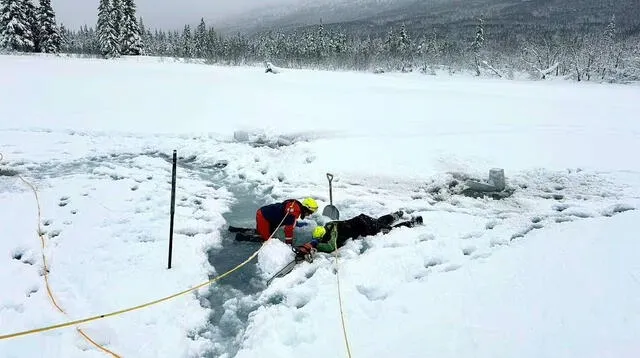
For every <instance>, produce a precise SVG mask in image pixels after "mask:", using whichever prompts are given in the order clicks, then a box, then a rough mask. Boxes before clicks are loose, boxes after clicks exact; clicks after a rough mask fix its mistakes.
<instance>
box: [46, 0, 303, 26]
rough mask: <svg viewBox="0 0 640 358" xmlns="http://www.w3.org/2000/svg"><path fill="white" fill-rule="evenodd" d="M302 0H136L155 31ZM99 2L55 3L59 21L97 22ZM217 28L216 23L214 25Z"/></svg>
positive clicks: (74, 0)
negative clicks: (202, 18)
mask: <svg viewBox="0 0 640 358" xmlns="http://www.w3.org/2000/svg"><path fill="white" fill-rule="evenodd" d="M297 1H300V0H135V2H136V5H137V6H138V13H137V14H138V16H142V17H143V19H144V22H145V25H147V26H150V27H153V28H171V29H174V28H175V29H177V28H181V27H182V26H184V25H185V24H187V23H196V22H198V21H199V19H200V18H201V17H204V18H205V20H207V19H209V20H212V21H214V20H217V19H221V18H223V17H225V16H226V15H232V14H238V13H241V12H246V11H248V10H252V9H256V8H258V7H261V6H265V5H269V4H294V3H295V2H297ZM98 2H99V1H98V0H52V1H51V3H52V4H53V7H54V10H55V11H56V16H57V20H58V22H59V23H63V24H64V25H65V26H66V27H68V28H78V27H80V26H81V25H84V24H87V25H89V26H95V23H96V22H97V12H98V10H97V9H98ZM213 25H215V24H213Z"/></svg>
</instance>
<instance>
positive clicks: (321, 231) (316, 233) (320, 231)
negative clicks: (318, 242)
mask: <svg viewBox="0 0 640 358" xmlns="http://www.w3.org/2000/svg"><path fill="white" fill-rule="evenodd" d="M326 233H327V229H325V228H324V226H316V228H315V229H313V234H312V236H313V238H314V239H320V238H322V237H323V236H324V235H325V234H326Z"/></svg>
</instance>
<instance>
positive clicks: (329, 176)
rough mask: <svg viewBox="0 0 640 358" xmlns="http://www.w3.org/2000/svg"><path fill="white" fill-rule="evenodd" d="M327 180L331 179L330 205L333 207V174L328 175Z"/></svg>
mask: <svg viewBox="0 0 640 358" xmlns="http://www.w3.org/2000/svg"><path fill="white" fill-rule="evenodd" d="M327 179H329V205H331V206H333V189H332V188H331V182H332V181H333V174H331V173H327Z"/></svg>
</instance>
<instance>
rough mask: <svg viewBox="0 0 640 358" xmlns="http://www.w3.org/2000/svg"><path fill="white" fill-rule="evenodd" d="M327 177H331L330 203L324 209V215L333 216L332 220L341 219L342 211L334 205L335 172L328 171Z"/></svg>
mask: <svg viewBox="0 0 640 358" xmlns="http://www.w3.org/2000/svg"><path fill="white" fill-rule="evenodd" d="M327 179H329V205H327V206H326V207H325V208H324V210H323V211H322V215H324V216H327V217H329V218H331V220H338V219H340V212H339V211H338V208H336V207H335V206H333V188H332V186H331V182H332V181H333V174H329V173H327Z"/></svg>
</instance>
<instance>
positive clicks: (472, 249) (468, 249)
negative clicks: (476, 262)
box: [462, 246, 477, 256]
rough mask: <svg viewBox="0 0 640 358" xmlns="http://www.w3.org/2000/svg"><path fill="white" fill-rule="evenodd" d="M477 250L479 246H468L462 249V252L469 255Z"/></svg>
mask: <svg viewBox="0 0 640 358" xmlns="http://www.w3.org/2000/svg"><path fill="white" fill-rule="evenodd" d="M476 250H477V248H476V247H475V246H467V247H465V248H463V249H462V254H463V255H464V256H469V255H471V254H472V253H474V252H475V251H476Z"/></svg>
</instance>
